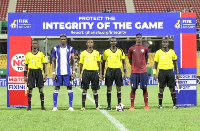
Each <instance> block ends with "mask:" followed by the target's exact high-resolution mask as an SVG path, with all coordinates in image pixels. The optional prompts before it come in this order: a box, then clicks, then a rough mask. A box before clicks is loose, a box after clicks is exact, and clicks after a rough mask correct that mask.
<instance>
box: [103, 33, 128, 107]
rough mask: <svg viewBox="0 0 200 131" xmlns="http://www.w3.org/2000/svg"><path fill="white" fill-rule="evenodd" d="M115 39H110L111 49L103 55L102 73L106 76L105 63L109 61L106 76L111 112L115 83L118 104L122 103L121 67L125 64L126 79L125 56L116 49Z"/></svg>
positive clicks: (124, 66)
mask: <svg viewBox="0 0 200 131" xmlns="http://www.w3.org/2000/svg"><path fill="white" fill-rule="evenodd" d="M116 44H117V40H116V38H115V37H112V38H111V39H110V45H111V47H110V48H109V49H107V50H105V51H104V53H103V64H102V71H103V73H102V74H104V68H105V62H106V61H107V70H106V75H105V85H107V103H108V107H107V108H106V110H111V91H112V85H113V81H115V83H116V89H117V99H118V104H119V103H121V86H122V85H123V80H122V72H121V67H122V64H123V71H124V79H126V62H125V54H124V52H123V50H122V49H119V48H117V47H116Z"/></svg>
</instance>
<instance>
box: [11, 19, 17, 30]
mask: <svg viewBox="0 0 200 131" xmlns="http://www.w3.org/2000/svg"><path fill="white" fill-rule="evenodd" d="M16 23H17V20H14V21H13V22H12V23H11V24H10V27H11V28H16V27H17V24H16Z"/></svg>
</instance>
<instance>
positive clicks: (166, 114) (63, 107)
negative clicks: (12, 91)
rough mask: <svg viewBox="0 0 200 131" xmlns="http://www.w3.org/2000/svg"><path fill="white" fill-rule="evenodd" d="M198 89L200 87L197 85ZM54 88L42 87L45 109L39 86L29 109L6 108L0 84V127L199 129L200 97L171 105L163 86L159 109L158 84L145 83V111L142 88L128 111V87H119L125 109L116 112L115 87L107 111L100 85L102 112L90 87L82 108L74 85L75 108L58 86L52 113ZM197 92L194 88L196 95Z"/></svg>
mask: <svg viewBox="0 0 200 131" xmlns="http://www.w3.org/2000/svg"><path fill="white" fill-rule="evenodd" d="M197 88H200V86H199V85H198V86H197ZM53 90H54V87H52V86H51V87H44V95H45V107H46V111H41V109H40V99H39V92H38V89H37V88H36V89H34V90H33V96H32V111H31V112H28V111H26V109H25V108H7V89H6V87H0V123H1V124H0V129H1V130H6V131H8V130H20V131H25V130H26V131H29V130H35V131H38V130H43V131H47V130H65V131H66V130H71V131H74V130H78V131H82V130H85V131H96V130H99V131H116V130H130V131H131V130H136V131H140V130H142V131H144V130H145V131H146V130H149V131H153V130H155V131H157V130H199V129H200V127H199V123H200V119H199V118H200V113H199V110H200V108H199V103H200V98H199V97H197V99H198V100H197V102H198V103H197V105H198V106H197V107H187V108H185V107H180V108H179V109H177V110H175V109H173V108H172V99H171V95H170V92H169V89H168V88H165V92H164V97H163V109H161V110H158V109H157V105H158V98H157V94H158V87H157V86H151V85H149V86H148V92H149V107H150V110H144V101H143V94H142V90H140V89H138V90H137V92H136V99H135V110H133V111H129V110H128V108H129V107H130V97H129V96H130V86H123V87H122V103H123V104H124V105H125V107H126V110H125V111H124V112H117V111H116V110H115V106H116V105H117V93H116V89H115V87H113V90H112V108H113V109H112V110H111V111H106V110H105V108H106V107H107V100H106V87H105V86H102V87H101V89H100V90H99V91H98V94H99V104H100V106H101V111H96V110H95V104H94V103H93V102H92V101H91V100H90V98H92V100H93V94H92V90H91V89H89V90H88V95H87V96H89V98H88V97H87V98H86V110H85V111H80V108H81V105H82V103H81V90H80V87H77V88H73V91H74V101H73V107H74V109H75V111H73V112H71V111H68V110H67V109H68V93H67V90H66V87H61V89H60V91H59V96H58V111H56V112H53V111H52V108H53ZM199 95H200V91H199V90H197V96H199Z"/></svg>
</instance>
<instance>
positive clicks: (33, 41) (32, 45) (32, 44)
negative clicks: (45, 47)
mask: <svg viewBox="0 0 200 131" xmlns="http://www.w3.org/2000/svg"><path fill="white" fill-rule="evenodd" d="M31 47H32V49H37V48H38V40H36V39H32V40H31Z"/></svg>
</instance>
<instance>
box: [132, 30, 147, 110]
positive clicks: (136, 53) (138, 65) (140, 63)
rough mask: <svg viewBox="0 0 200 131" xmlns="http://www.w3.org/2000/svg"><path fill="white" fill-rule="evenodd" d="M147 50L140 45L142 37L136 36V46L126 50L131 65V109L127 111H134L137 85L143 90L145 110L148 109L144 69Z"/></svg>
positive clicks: (145, 72)
mask: <svg viewBox="0 0 200 131" xmlns="http://www.w3.org/2000/svg"><path fill="white" fill-rule="evenodd" d="M148 52H149V49H148V48H147V47H146V46H144V45H142V35H141V34H137V35H136V44H135V45H133V46H131V47H130V48H129V50H128V58H129V63H130V64H131V93H130V98H131V107H130V108H129V110H134V109H135V108H134V100H135V93H136V89H137V88H138V85H139V84H140V88H141V89H142V90H143V96H144V103H145V107H144V109H145V110H148V109H149V106H148V92H147V83H148V75H147V69H146V63H147V60H148Z"/></svg>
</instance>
